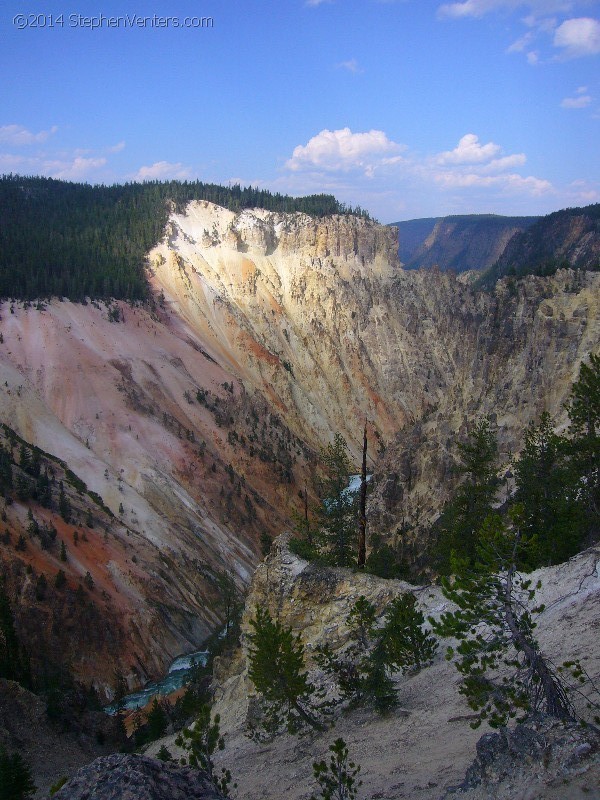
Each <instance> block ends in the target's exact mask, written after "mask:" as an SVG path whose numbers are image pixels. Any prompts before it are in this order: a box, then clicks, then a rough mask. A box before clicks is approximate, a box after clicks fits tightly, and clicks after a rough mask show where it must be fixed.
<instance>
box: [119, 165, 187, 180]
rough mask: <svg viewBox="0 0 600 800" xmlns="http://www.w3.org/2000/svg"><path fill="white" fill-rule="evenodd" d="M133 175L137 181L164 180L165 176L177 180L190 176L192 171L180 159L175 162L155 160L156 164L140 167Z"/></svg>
mask: <svg viewBox="0 0 600 800" xmlns="http://www.w3.org/2000/svg"><path fill="white" fill-rule="evenodd" d="M131 177H132V179H133V180H136V181H153V180H162V179H163V178H169V179H171V180H177V179H185V178H189V177H190V171H189V169H188V168H187V167H185V166H184V165H183V164H181V163H180V162H179V161H178V162H177V163H175V164H172V163H170V162H169V161H155V162H154V164H150V165H149V166H144V167H140V168H139V169H138V171H137V172H136V173H135V174H134V175H132V176H131Z"/></svg>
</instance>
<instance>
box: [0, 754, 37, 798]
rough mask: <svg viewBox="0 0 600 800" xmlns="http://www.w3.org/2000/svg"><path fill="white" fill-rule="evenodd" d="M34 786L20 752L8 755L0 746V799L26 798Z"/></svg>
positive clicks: (31, 793)
mask: <svg viewBox="0 0 600 800" xmlns="http://www.w3.org/2000/svg"><path fill="white" fill-rule="evenodd" d="M35 790H36V786H35V784H34V782H33V778H32V777H31V770H30V769H29V767H28V766H27V764H26V763H25V761H24V760H23V758H22V757H21V754H20V753H16V752H15V753H13V754H12V755H9V754H8V753H7V751H6V750H5V749H4V747H1V746H0V800H26V798H28V797H31V796H32V795H33V793H34V792H35Z"/></svg>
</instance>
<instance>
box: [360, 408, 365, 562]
mask: <svg viewBox="0 0 600 800" xmlns="http://www.w3.org/2000/svg"><path fill="white" fill-rule="evenodd" d="M366 560H367V420H365V429H364V432H363V454H362V472H361V481H360V506H359V511H358V566H359V567H364V565H365V561H366Z"/></svg>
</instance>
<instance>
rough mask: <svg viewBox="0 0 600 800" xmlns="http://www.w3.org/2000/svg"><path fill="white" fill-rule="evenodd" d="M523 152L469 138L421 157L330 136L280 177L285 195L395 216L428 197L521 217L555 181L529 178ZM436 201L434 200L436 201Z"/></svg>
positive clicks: (373, 137) (375, 137) (373, 138)
mask: <svg viewBox="0 0 600 800" xmlns="http://www.w3.org/2000/svg"><path fill="white" fill-rule="evenodd" d="M526 161H527V159H526V156H525V154H524V153H506V152H504V150H503V148H502V147H501V145H499V144H497V143H496V142H494V141H489V142H485V141H483V142H482V141H480V139H479V137H478V136H477V135H476V134H475V133H466V134H465V135H464V136H462V137H461V138H460V140H459V141H458V143H457V144H456V146H455V147H453V148H451V149H447V150H443V151H441V152H438V153H429V154H420V153H418V152H416V151H413V150H410V149H409V148H408V147H406V146H405V145H400V144H398V143H396V142H394V141H393V140H392V139H391V138H390V137H389V136H388V135H387V134H386V133H385V132H384V131H369V132H366V133H353V132H352V131H351V130H350V129H349V128H342V129H341V130H337V131H329V130H324V131H321V132H320V133H318V134H317V135H316V136H314V137H313V138H312V139H310V140H309V141H308V143H307V144H306V145H299V146H298V147H296V148H295V150H294V152H293V154H292V157H291V158H290V159H289V160H288V161H287V162H286V169H285V170H284V173H283V174H282V176H281V178H280V182H279V185H278V186H277V187H276V188H277V190H279V191H288V192H291V193H296V194H306V193H311V192H331V193H333V194H335V195H336V196H338V197H340V198H341V199H344V200H345V201H346V202H350V203H359V204H360V205H363V206H365V205H367V207H369V208H370V209H371V210H372V211H374V212H375V213H379V214H382V215H383V216H384V217H388V218H389V215H390V213H391V209H392V208H395V207H397V206H398V203H399V202H400V201H401V199H402V198H404V199H406V197H407V196H410V197H411V198H413V202H418V201H415V198H417V197H422V198H426V199H425V200H424V202H425V204H426V205H427V206H429V207H431V204H432V203H433V204H434V205H435V206H437V207H438V208H440V207H441V208H446V209H447V213H469V212H470V211H471V210H472V209H473V208H475V209H477V208H481V207H482V206H485V207H486V208H492V209H495V210H497V212H498V213H514V208H515V207H519V205H522V206H523V208H524V209H525V210H527V209H530V208H531V205H530V204H531V202H532V199H533V198H540V199H539V200H538V203H546V202H548V201H547V200H545V199H544V198H546V197H554V196H555V195H556V190H555V188H554V187H553V185H552V184H551V183H550V181H548V180H545V179H544V178H542V177H537V176H535V175H527V174H526V173H525V174H523V172H522V168H523V167H524V165H525V164H526ZM432 198H435V201H433V200H432Z"/></svg>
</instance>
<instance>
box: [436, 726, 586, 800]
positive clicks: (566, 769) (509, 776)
mask: <svg viewBox="0 0 600 800" xmlns="http://www.w3.org/2000/svg"><path fill="white" fill-rule="evenodd" d="M476 748H477V757H476V758H475V761H474V762H473V763H472V764H471V766H470V767H469V768H468V770H467V772H466V775H465V779H464V781H463V782H462V783H461V784H460V785H459V786H454V787H452V788H450V789H448V790H447V792H446V793H445V794H444V796H443V798H442V800H453V798H455V797H464V798H465V800H466V798H471V797H473V798H475V797H477V798H479V797H480V796H481V792H482V791H483V793H484V796H486V797H489V798H496V797H498V798H500V797H502V798H504V797H512V796H515V797H516V796H518V791H517V790H515V786H521V785H523V786H527V787H529V789H530V794H531V797H538V796H542V797H543V796H544V794H541V795H538V794H535V792H534V789H535V790H537V789H538V788H541V787H544V786H546V787H552V786H556V785H561V786H562V787H563V788H564V791H565V794H564V797H565V798H566V797H570V796H571V795H570V794H569V789H568V787H569V785H570V784H571V781H572V780H573V779H579V778H582V779H583V780H582V783H583V785H585V784H586V780H585V777H586V774H587V776H588V778H589V781H588V783H589V789H590V790H591V787H592V786H597V784H596V777H592V776H597V772H598V768H599V764H600V732H598V730H597V729H596V728H594V727H593V726H585V725H582V724H579V723H576V722H573V721H561V720H558V719H554V718H552V717H548V716H545V715H537V716H535V717H533V718H532V719H531V720H529V721H528V722H527V723H523V724H519V725H515V726H514V728H507V729H502V730H500V731H499V732H498V733H486V734H484V735H483V736H482V737H481V738H480V739H479V741H478V742H477V746H476ZM528 796H529V795H528ZM593 796H594V797H596V795H595V794H594V795H593Z"/></svg>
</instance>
